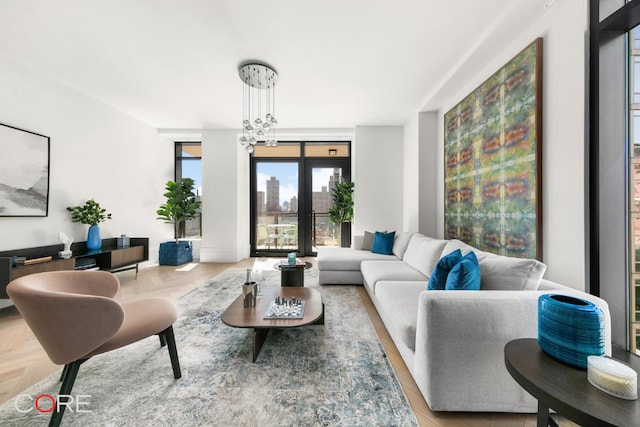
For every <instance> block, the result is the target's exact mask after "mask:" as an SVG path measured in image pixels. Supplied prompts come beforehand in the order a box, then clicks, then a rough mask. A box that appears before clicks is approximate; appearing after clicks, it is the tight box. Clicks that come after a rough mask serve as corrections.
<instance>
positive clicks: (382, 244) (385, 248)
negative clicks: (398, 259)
mask: <svg viewBox="0 0 640 427" xmlns="http://www.w3.org/2000/svg"><path fill="white" fill-rule="evenodd" d="M395 238H396V232H395V231H390V232H388V233H386V232H382V231H376V234H374V236H373V244H372V245H371V252H373V253H374V254H383V255H393V241H394V240H395Z"/></svg>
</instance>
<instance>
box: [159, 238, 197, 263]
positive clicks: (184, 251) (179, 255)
mask: <svg viewBox="0 0 640 427" xmlns="http://www.w3.org/2000/svg"><path fill="white" fill-rule="evenodd" d="M191 261H193V245H192V243H191V242H189V241H179V242H164V243H160V256H159V258H158V263H159V264H160V265H180V264H185V263H187V262H191Z"/></svg>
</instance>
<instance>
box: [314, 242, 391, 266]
mask: <svg viewBox="0 0 640 427" xmlns="http://www.w3.org/2000/svg"><path fill="white" fill-rule="evenodd" d="M363 260H379V261H387V260H396V261H397V260H398V258H397V257H396V256H395V255H381V254H374V253H372V252H371V251H364V250H357V249H351V248H335V247H320V248H318V270H333V271H359V270H360V263H361V262H362V261H363Z"/></svg>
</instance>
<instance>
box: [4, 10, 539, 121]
mask: <svg viewBox="0 0 640 427" xmlns="http://www.w3.org/2000/svg"><path fill="white" fill-rule="evenodd" d="M546 3H548V1H544V0H447V1H444V0H393V1H392V0H385V1H383V0H323V1H318V0H272V1H263V0H243V1H238V0H181V1H175V0H108V1H105V0H102V1H99V0H55V1H52V0H20V1H15V0H0V52H2V53H4V54H5V55H6V56H8V57H9V58H11V59H13V60H15V61H17V62H19V63H21V64H22V65H24V66H26V67H28V68H30V69H32V70H34V71H36V72H39V73H42V74H44V75H47V76H49V77H52V78H54V79H56V80H58V81H60V82H62V83H63V84H65V85H68V86H70V87H72V88H75V89H77V90H78V91H81V92H83V93H85V94H88V95H89V96H92V97H94V98H96V99H98V100H101V101H103V102H105V103H107V104H109V105H111V106H113V107H115V108H117V109H118V110H121V111H124V112H126V113H128V114H131V115H132V116H134V117H137V118H138V119H140V120H142V121H143V122H146V123H148V124H149V125H151V126H154V127H156V128H164V129H167V128H173V129H205V128H223V129H224V128H239V127H240V122H241V116H242V98H241V96H242V82H241V80H240V78H239V77H238V65H239V64H240V63H241V62H243V61H246V60H249V59H255V60H260V61H264V62H267V63H269V64H271V65H272V66H273V67H274V68H275V69H276V70H277V71H278V73H279V81H278V85H277V86H276V116H277V118H278V121H279V123H280V127H283V128H341V127H353V126H357V125H401V124H404V123H405V122H406V121H407V120H408V118H410V116H411V114H414V113H415V112H416V111H418V110H419V109H421V108H422V107H423V106H424V105H426V104H428V103H429V100H430V99H432V98H433V97H434V96H436V95H437V94H438V93H440V92H441V91H443V90H445V89H446V82H447V80H448V79H449V78H450V77H451V76H452V75H454V74H455V73H456V72H457V71H456V70H459V69H461V68H462V66H463V65H464V62H465V59H466V58H469V57H471V56H472V55H473V53H474V52H475V51H476V50H477V48H478V47H479V46H480V45H481V44H482V42H483V41H484V40H486V39H488V38H489V37H491V36H492V35H493V34H494V33H495V30H496V28H498V29H499V28H500V27H501V26H503V25H504V24H505V23H508V24H509V25H510V26H514V27H515V28H517V27H518V25H521V26H522V25H525V24H526V23H527V22H530V21H532V20H533V19H534V18H535V15H536V14H541V13H543V9H544V7H545V4H546ZM494 38H495V37H494ZM496 49H499V46H496ZM484 50H486V46H485V47H484ZM498 52H499V51H498ZM496 53H497V52H496Z"/></svg>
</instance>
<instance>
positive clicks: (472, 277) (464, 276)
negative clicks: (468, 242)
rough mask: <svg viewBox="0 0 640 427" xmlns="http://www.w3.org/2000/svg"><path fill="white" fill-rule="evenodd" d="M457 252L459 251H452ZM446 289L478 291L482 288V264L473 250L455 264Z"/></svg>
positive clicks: (448, 277)
mask: <svg viewBox="0 0 640 427" xmlns="http://www.w3.org/2000/svg"><path fill="white" fill-rule="evenodd" d="M455 253H457V251H454V252H452V254H455ZM445 289H446V290H447V291H451V290H465V291H477V290H479V289H480V265H479V264H478V258H476V254H475V253H474V252H473V251H471V252H469V253H468V254H466V255H465V256H463V257H462V259H461V260H460V261H458V263H457V264H456V265H454V266H453V268H452V269H451V271H450V272H449V275H448V276H447V283H446V285H445Z"/></svg>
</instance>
